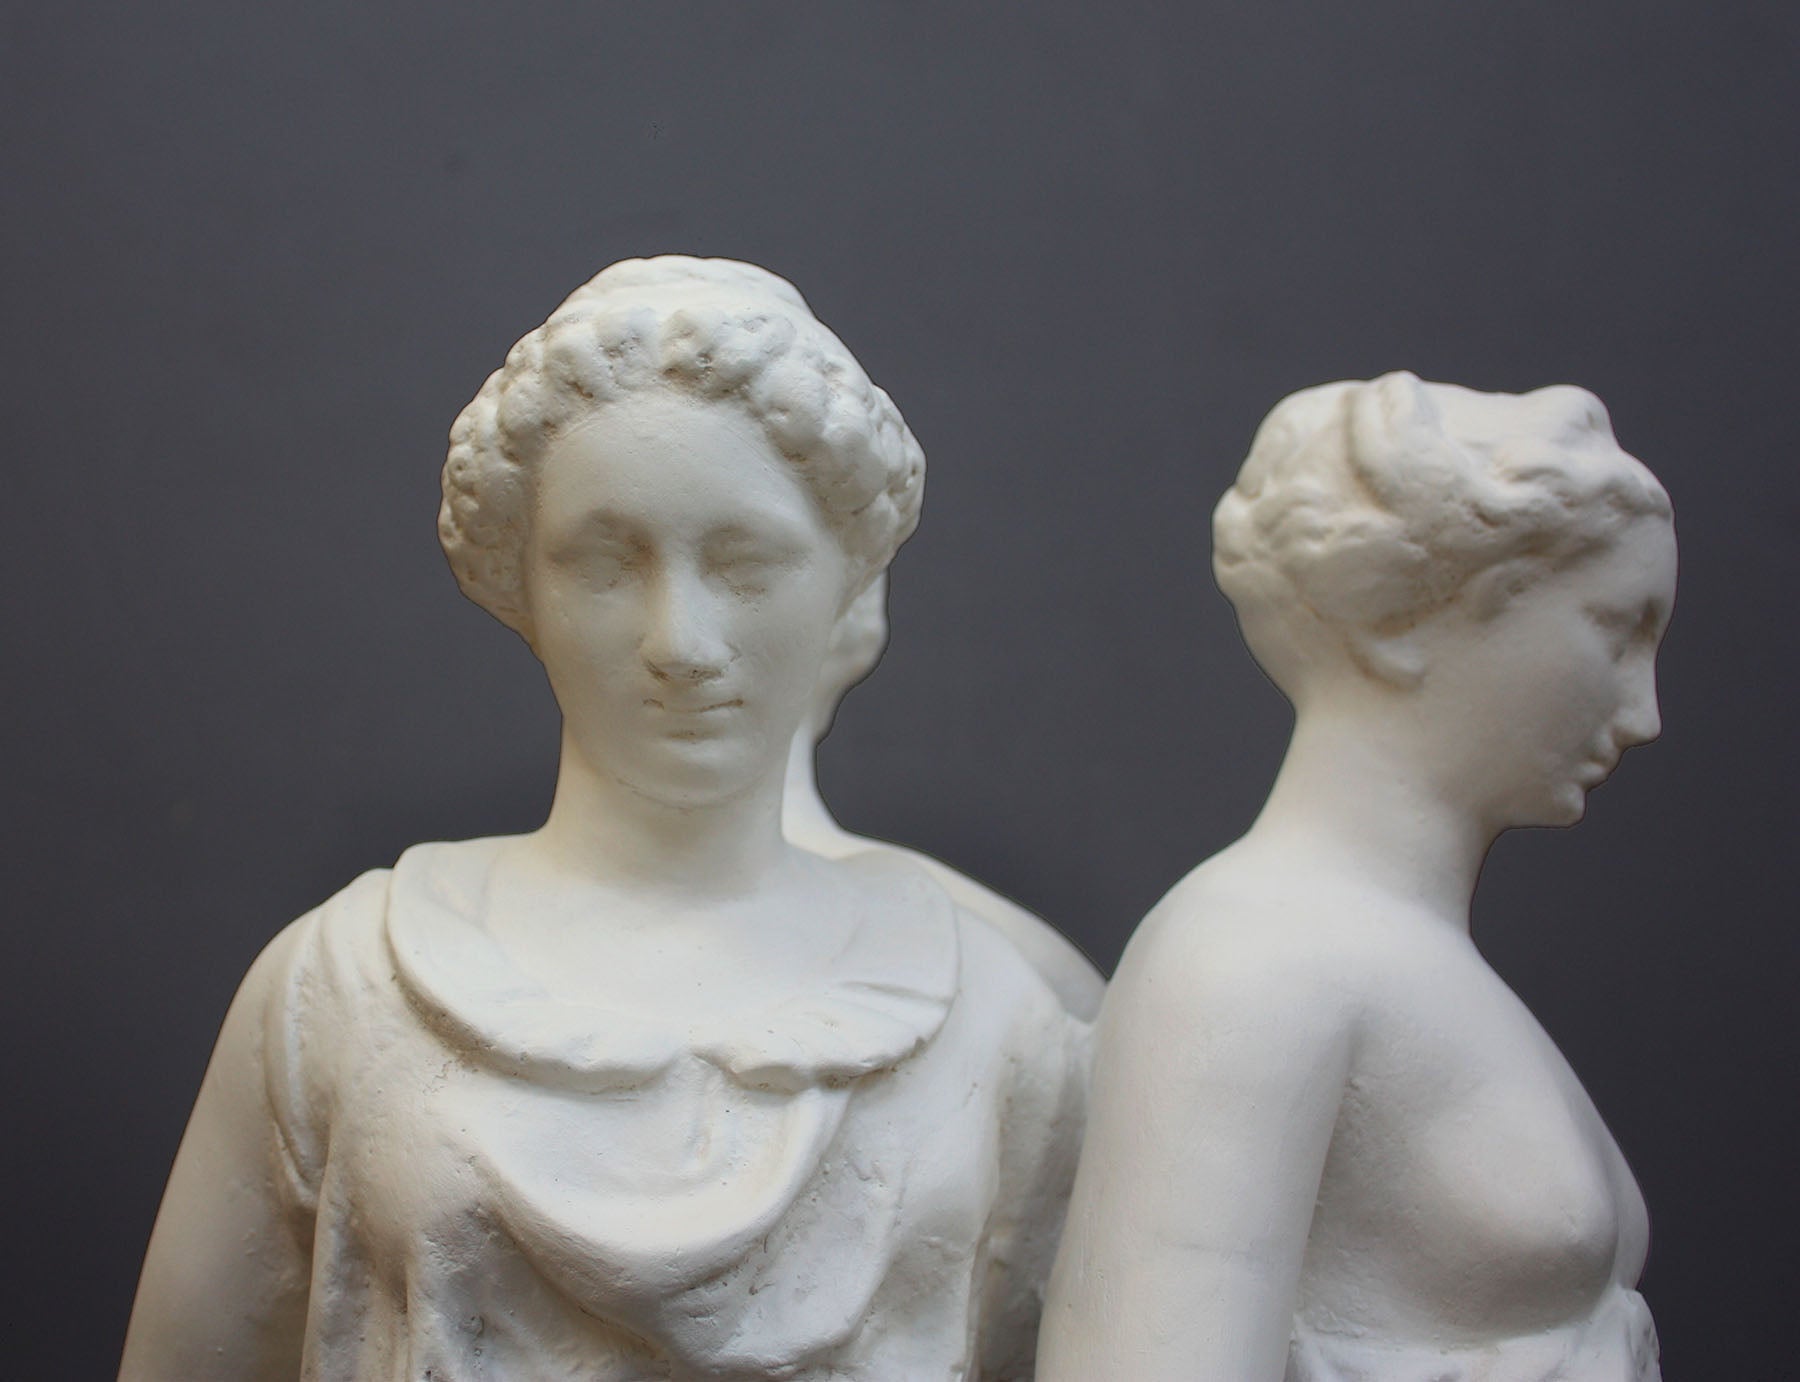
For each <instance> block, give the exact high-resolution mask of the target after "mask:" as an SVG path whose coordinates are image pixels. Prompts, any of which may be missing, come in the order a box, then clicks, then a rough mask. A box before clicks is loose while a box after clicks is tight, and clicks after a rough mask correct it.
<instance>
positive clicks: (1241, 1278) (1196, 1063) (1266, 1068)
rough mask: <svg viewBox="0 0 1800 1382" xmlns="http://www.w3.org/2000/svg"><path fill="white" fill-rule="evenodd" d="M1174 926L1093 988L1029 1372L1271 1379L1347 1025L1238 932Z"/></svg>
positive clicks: (1280, 1367) (1170, 1380) (1049, 1379)
mask: <svg viewBox="0 0 1800 1382" xmlns="http://www.w3.org/2000/svg"><path fill="white" fill-rule="evenodd" d="M1179 930H1180V928H1178V927H1164V928H1161V934H1158V935H1147V936H1142V937H1140V941H1142V942H1143V944H1139V943H1137V942H1134V944H1133V947H1132V953H1129V954H1128V955H1127V957H1126V962H1125V964H1124V965H1122V966H1121V969H1120V973H1119V976H1118V978H1116V979H1114V981H1113V985H1112V988H1111V989H1110V991H1109V992H1108V994H1107V998H1106V1005H1105V1008H1104V1011H1103V1014H1102V1017H1101V1023H1100V1048H1099V1052H1098V1055H1097V1059H1096V1064H1095V1070H1094V1089H1093V1102H1092V1105H1091V1114H1090V1118H1089V1122H1088V1130H1087V1138H1086V1141H1085V1143H1084V1145H1083V1148H1082V1154H1081V1166H1080V1171H1079V1173H1078V1174H1077V1177H1076V1182H1075V1192H1074V1198H1073V1200H1072V1202H1071V1205H1070V1211H1069V1219H1068V1225H1067V1228H1066V1230H1065V1232H1064V1236H1063V1240H1062V1245H1061V1248H1060V1250H1059V1252H1058V1255H1057V1261H1056V1268H1055V1271H1054V1273H1053V1275H1052V1277H1051V1282H1050V1292H1049V1297H1048V1300H1047V1301H1046V1304H1045V1310H1044V1328H1043V1336H1042V1340H1041V1344H1040V1351H1039V1359H1038V1378H1039V1382H1094V1379H1096V1378H1111V1377H1118V1378H1125V1377H1128V1378H1131V1379H1132V1382H1177V1380H1179V1382H1281V1378H1282V1377H1283V1376H1284V1375H1285V1373H1286V1367H1287V1353H1288V1342H1289V1338H1290V1336H1291V1333H1292V1329H1293V1318H1294V1306H1295V1296H1296V1293H1297V1291H1298V1286H1299V1279H1300V1270H1301V1263H1302V1261H1303V1259H1304V1256H1305V1252H1306V1241H1307V1233H1308V1230H1309V1228H1310V1225H1311V1221H1312V1210H1313V1204H1314V1202H1315V1200H1316V1198H1317V1193H1318V1187H1319V1180H1320V1176H1321V1173H1322V1170H1323V1167H1324V1161H1325V1154H1326V1151H1327V1149H1328V1147H1329V1146H1330V1142H1331V1136H1332V1130H1333V1128H1334V1126H1335V1124H1336V1121H1337V1116H1338V1109H1339V1105H1340V1103H1341V1100H1342V1097H1343V1089H1344V1081H1345V1078H1346V1074H1347V1070H1348V1066H1349V1055H1350V1045H1351V1037H1350V1024H1349V1022H1348V1021H1347V1019H1346V1017H1345V1014H1344V1011H1343V1005H1342V1004H1341V1002H1338V1001H1336V1000H1335V999H1334V998H1333V996H1332V994H1331V992H1330V989H1329V986H1328V984H1325V983H1317V984H1314V983H1313V982H1312V981H1309V980H1308V979H1307V978H1306V977H1305V975H1304V972H1301V973H1296V972H1293V970H1292V968H1291V967H1290V965H1289V962H1288V960H1287V958H1286V957H1284V956H1282V955H1281V954H1279V953H1274V952H1273V951H1272V949H1271V947H1269V946H1267V945H1265V944H1264V943H1263V941H1262V940H1261V939H1260V938H1257V937H1254V932H1253V931H1252V932H1249V933H1247V935H1250V936H1251V937H1253V938H1252V939H1250V940H1249V941H1248V943H1247V944H1245V945H1244V946H1242V947H1241V948H1239V947H1236V946H1233V945H1231V944H1229V943H1226V944H1215V943H1213V942H1211V941H1208V942H1206V943H1204V944H1195V943H1194V942H1193V941H1192V939H1191V938H1190V937H1187V936H1185V935H1182V934H1179ZM1299 968H1300V970H1301V971H1305V970H1307V969H1310V968H1311V965H1310V964H1308V963H1306V962H1302V964H1301V965H1300V967H1299ZM1309 990H1310V991H1309Z"/></svg>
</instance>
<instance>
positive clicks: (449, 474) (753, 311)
mask: <svg viewBox="0 0 1800 1382" xmlns="http://www.w3.org/2000/svg"><path fill="white" fill-rule="evenodd" d="M667 392H672V393H676V394H680V395H684V396H686V397H689V398H692V399H696V400H699V401H701V402H704V403H716V404H717V405H719V406H720V407H724V408H731V409H736V410H739V411H740V412H742V413H743V414H744V415H745V416H746V417H748V418H749V419H750V420H751V421H753V422H754V423H755V424H756V425H757V426H758V427H759V428H760V429H761V430H762V432H763V433H764V435H765V436H766V437H767V439H768V441H769V443H770V445H771V446H772V447H773V448H774V449H775V451H776V452H778V453H779V454H780V455H781V456H782V457H784V458H785V459H786V460H787V462H788V463H789V464H791V465H792V466H793V468H794V471H795V473H796V475H797V476H798V477H799V478H800V479H801V481H802V482H803V483H804V485H805V487H806V489H807V491H808V492H809V493H810V494H811V495H812V497H813V499H814V500H815V501H816V502H817V503H818V505H819V508H820V512H821V513H822V514H823V516H824V517H825V520H826V521H827V523H828V524H829V525H830V527H831V528H832V530H833V532H834V533H836V534H837V537H838V540H839V542H840V543H841V544H842V546H843V548H844V551H845V553H846V555H847V556H848V557H849V559H850V571H851V575H852V581H853V585H854V587H855V588H856V589H860V588H861V586H862V585H863V584H866V582H867V581H868V580H869V579H871V578H872V577H873V576H874V575H875V574H876V573H878V572H880V571H881V570H883V569H884V568H885V567H886V566H887V564H888V562H889V561H890V560H891V559H892V557H893V555H894V552H895V551H896V550H897V549H898V548H899V546H900V544H901V543H902V542H904V541H905V540H906V538H907V537H908V536H909V535H910V534H911V532H912V530H913V527H914V525H915V524H916V523H917V521H918V514H919V502H920V499H921V497H922V494H923V489H924V476H925V458H924V454H923V453H922V452H921V450H920V449H919V445H918V442H917V441H915V440H914V438H913V435H912V433H911V431H910V430H909V429H908V428H907V426H906V423H905V421H904V420H903V419H902V418H901V416H900V413H899V410H898V409H896V408H895V407H894V405H893V402H892V400H890V399H889V398H888V396H887V394H886V393H884V392H883V391H882V390H881V389H879V388H877V387H876V386H875V385H874V384H872V383H871V382H870V381H869V378H868V376H867V375H866V374H864V372H863V370H862V368H861V366H859V365H858V364H857V362H856V360H855V359H854V358H853V357H852V356H851V355H850V353H849V351H848V350H846V349H845V348H844V346H843V343H842V342H840V341H839V340H838V339H837V337H836V336H834V335H833V334H832V333H831V332H830V331H829V330H828V329H827V328H826V327H825V326H824V325H823V324H822V323H821V322H820V321H819V320H818V318H816V317H815V316H813V314H812V312H811V311H810V309H808V307H807V305H806V303H805V301H804V299H802V298H801V296H800V294H799V293H798V292H796V291H795V289H794V288H793V286H792V285H791V284H789V283H787V282H786V281H785V280H783V279H781V278H778V277H777V276H776V275H774V274H772V273H769V272H768V271H767V270H765V269H760V268H757V267H755V266H754V265H750V264H740V263H737V262H735V261H733V260H728V259H693V258H689V257H687V256H684V255H665V256H662V257H659V258H656V259H628V260H624V261H621V262H620V263H617V264H614V265H612V266H611V267H609V268H607V269H604V270H602V271H601V272H600V273H599V274H597V275H596V276H595V277H594V278H592V279H590V280H589V281H588V282H587V283H585V284H583V285H582V286H581V287H580V288H578V289H576V291H575V292H573V293H572V294H570V295H569V297H568V299H567V300H566V301H565V302H564V303H563V304H562V305H561V306H560V307H558V308H557V309H556V311H555V312H554V313H552V314H551V316H550V319H549V320H548V321H547V322H545V323H544V324H543V325H542V326H540V327H538V328H537V329H536V330H535V331H532V332H530V333H529V334H528V335H526V336H525V337H524V338H523V339H522V340H520V341H519V343H518V344H517V345H515V346H514V347H513V348H512V350H511V351H510V352H509V353H508V354H507V357H506V363H505V364H504V365H502V366H501V368H500V369H498V370H496V371H495V372H494V373H493V374H492V375H490V376H489V377H488V380H487V382H486V383H485V384H484V385H483V386H482V388H481V391H480V392H479V393H478V394H477V395H476V396H475V398H474V400H473V401H472V402H471V403H470V404H469V406H468V407H466V408H464V409H463V411H462V414H461V416H459V417H458V418H457V420H456V423H455V425H454V426H453V427H452V428H451V431H450V453H449V457H448V458H447V460H446V461H445V464H444V473H443V490H444V497H443V505H442V507H441V508H440V510H439V515H438V534H439V537H440V539H441V541H442V542H443V546H444V552H445V554H446V555H447V556H448V557H449V559H450V565H451V569H452V570H453V571H454V572H455V573H456V578H457V582H458V584H459V585H461V587H462V589H463V593H464V594H466V595H468V596H469V598H470V599H472V600H474V601H475V602H476V603H477V604H479V605H480V606H481V607H482V608H484V609H486V610H487V611H488V612H489V613H490V614H492V615H494V617H495V618H497V619H499V620H500V621H501V622H502V623H503V624H506V625H507V626H508V627H509V628H512V629H513V630H515V631H516V632H518V633H520V634H521V635H523V636H524V637H525V639H526V641H527V642H532V641H533V632H532V629H531V621H530V615H529V611H528V610H527V608H526V601H525V598H524V591H523V588H522V583H521V574H520V573H521V569H522V568H521V562H522V557H523V553H524V548H525V543H526V539H527V536H528V535H529V532H530V529H531V522H532V515H533V507H534V502H535V481H536V474H537V468H538V465H539V463H540V462H541V461H542V458H543V456H544V454H545V451H546V449H547V448H548V447H549V445H550V443H551V442H552V441H553V440H554V439H555V438H556V437H558V436H560V435H562V434H563V433H564V432H565V431H567V430H568V429H569V428H570V427H571V426H573V425H576V424H578V423H579V422H581V421H582V420H583V419H585V418H587V417H589V416H591V415H592V414H593V413H595V412H596V411H598V410H600V409H603V408H605V407H606V406H608V405H609V404H611V403H614V402H617V401H619V400H622V399H628V398H631V397H634V396H641V395H646V394H656V393H667ZM854 593H855V592H854V590H852V591H850V592H847V597H848V595H849V594H854Z"/></svg>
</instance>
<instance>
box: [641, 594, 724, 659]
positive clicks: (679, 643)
mask: <svg viewBox="0 0 1800 1382" xmlns="http://www.w3.org/2000/svg"><path fill="white" fill-rule="evenodd" d="M648 616H649V617H648V619H647V621H646V624H645V628H644V637H643V641H642V643H641V645H640V652H641V654H642V656H643V659H644V663H645V665H646V666H647V667H649V669H650V671H651V673H652V675H654V676H655V677H656V678H657V680H659V681H693V682H701V681H711V680H712V679H713V678H714V677H716V676H718V675H719V674H720V673H721V672H723V671H724V670H725V667H726V665H727V664H728V663H729V662H730V661H731V657H732V652H731V645H730V643H729V642H728V641H727V639H726V637H725V630H724V628H723V621H722V618H721V611H720V610H719V608H718V602H717V601H716V600H715V599H713V598H712V596H711V594H710V593H709V592H708V590H707V589H706V586H705V584H704V582H702V581H700V580H699V579H698V578H697V577H696V576H695V575H693V574H691V573H687V572H682V571H679V570H665V571H664V572H663V573H662V575H661V578H660V579H659V580H657V581H656V582H655V584H654V586H653V589H652V594H651V599H650V608H649V610H648Z"/></svg>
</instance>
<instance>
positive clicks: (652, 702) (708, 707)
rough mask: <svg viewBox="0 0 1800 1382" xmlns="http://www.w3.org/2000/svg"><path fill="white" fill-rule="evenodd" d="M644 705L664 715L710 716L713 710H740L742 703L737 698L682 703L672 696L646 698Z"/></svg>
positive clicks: (741, 700)
mask: <svg viewBox="0 0 1800 1382" xmlns="http://www.w3.org/2000/svg"><path fill="white" fill-rule="evenodd" d="M644 704H645V705H647V706H649V707H650V708H651V709H652V710H660V711H662V712H663V714H665V715H710V714H712V712H714V711H715V710H739V709H742V708H743V704H744V702H743V699H742V697H738V696H733V697H730V698H729V699H726V700H718V701H693V702H686V701H682V700H680V699H679V698H677V697H673V696H665V697H662V698H661V699H658V698H657V697H655V696H646V697H644Z"/></svg>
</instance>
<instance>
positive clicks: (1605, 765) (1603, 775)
mask: <svg viewBox="0 0 1800 1382" xmlns="http://www.w3.org/2000/svg"><path fill="white" fill-rule="evenodd" d="M1618 765H1619V760H1618V759H1617V758H1612V757H1607V756H1604V755H1601V754H1596V755H1594V757H1592V758H1590V759H1588V760H1587V762H1585V763H1583V764H1582V765H1581V766H1580V767H1579V768H1578V769H1576V774H1575V775H1576V777H1577V779H1578V780H1579V781H1580V782H1581V784H1582V785H1583V786H1584V787H1597V786H1599V785H1600V784H1601V783H1602V782H1604V781H1606V779H1607V778H1609V777H1611V776H1612V772H1613V769H1614V768H1616V767H1618Z"/></svg>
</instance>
